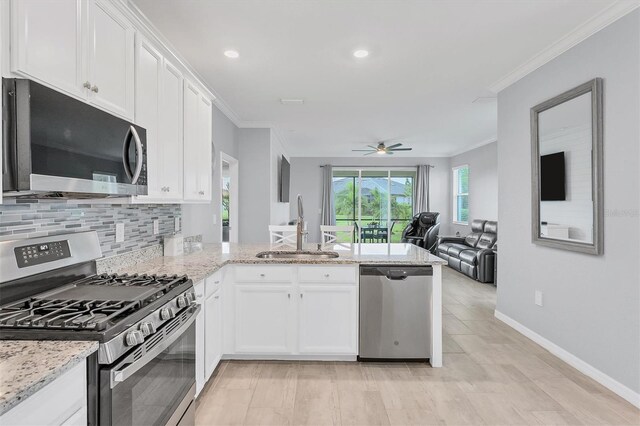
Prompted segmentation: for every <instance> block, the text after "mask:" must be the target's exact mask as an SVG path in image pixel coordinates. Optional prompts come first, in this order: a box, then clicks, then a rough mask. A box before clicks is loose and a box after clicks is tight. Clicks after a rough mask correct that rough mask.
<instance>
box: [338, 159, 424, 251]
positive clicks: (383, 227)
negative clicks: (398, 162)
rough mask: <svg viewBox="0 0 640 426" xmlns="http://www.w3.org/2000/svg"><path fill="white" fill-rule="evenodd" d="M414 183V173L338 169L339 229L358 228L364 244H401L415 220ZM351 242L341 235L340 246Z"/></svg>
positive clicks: (397, 170)
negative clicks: (405, 228)
mask: <svg viewBox="0 0 640 426" xmlns="http://www.w3.org/2000/svg"><path fill="white" fill-rule="evenodd" d="M414 179H415V171H413V170H400V169H363V170H353V169H351V170H349V169H343V168H340V169H334V171H333V193H334V209H335V215H336V225H352V224H355V225H356V226H357V227H359V228H360V236H359V237H360V238H361V239H362V241H363V242H388V241H390V242H394V243H395V242H400V239H401V238H402V230H403V229H404V227H405V226H406V225H407V224H408V223H409V222H410V221H411V218H412V216H413V183H414ZM389 235H390V236H391V238H389V237H388V236H389ZM357 238H358V235H356V240H357ZM350 239H351V238H350V236H346V235H344V236H341V235H338V241H340V242H344V241H350Z"/></svg>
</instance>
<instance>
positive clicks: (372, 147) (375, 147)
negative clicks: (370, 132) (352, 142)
mask: <svg viewBox="0 0 640 426" xmlns="http://www.w3.org/2000/svg"><path fill="white" fill-rule="evenodd" d="M367 146H368V147H369V148H371V149H376V150H377V149H378V147H377V146H373V145H367Z"/></svg>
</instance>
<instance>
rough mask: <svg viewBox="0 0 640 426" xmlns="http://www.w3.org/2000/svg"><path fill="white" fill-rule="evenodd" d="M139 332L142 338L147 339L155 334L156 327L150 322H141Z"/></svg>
mask: <svg viewBox="0 0 640 426" xmlns="http://www.w3.org/2000/svg"><path fill="white" fill-rule="evenodd" d="M140 331H141V332H142V335H143V336H144V337H147V336H150V335H152V334H153V333H155V332H156V326H155V325H153V323H151V322H143V323H142V324H140Z"/></svg>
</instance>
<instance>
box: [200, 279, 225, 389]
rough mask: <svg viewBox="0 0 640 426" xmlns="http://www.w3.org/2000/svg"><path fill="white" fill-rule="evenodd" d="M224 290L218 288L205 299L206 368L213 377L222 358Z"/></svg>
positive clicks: (207, 374) (209, 375)
mask: <svg viewBox="0 0 640 426" xmlns="http://www.w3.org/2000/svg"><path fill="white" fill-rule="evenodd" d="M221 295H222V291H220V290H216V292H215V293H213V294H212V295H211V296H209V297H207V299H206V301H205V305H206V308H205V317H204V318H205V322H206V326H205V336H204V342H205V344H204V345H205V346H204V347H205V349H204V370H205V374H206V377H207V378H209V377H211V374H213V371H214V370H215V369H216V367H217V366H218V363H219V362H220V358H222V305H221V298H220V296H221Z"/></svg>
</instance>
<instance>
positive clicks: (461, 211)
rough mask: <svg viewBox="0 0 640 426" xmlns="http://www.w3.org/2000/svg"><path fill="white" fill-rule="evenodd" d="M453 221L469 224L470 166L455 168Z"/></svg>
mask: <svg viewBox="0 0 640 426" xmlns="http://www.w3.org/2000/svg"><path fill="white" fill-rule="evenodd" d="M453 222H454V223H460V224H463V225H468V224H469V166H468V165H464V166H458V167H454V168H453Z"/></svg>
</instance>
